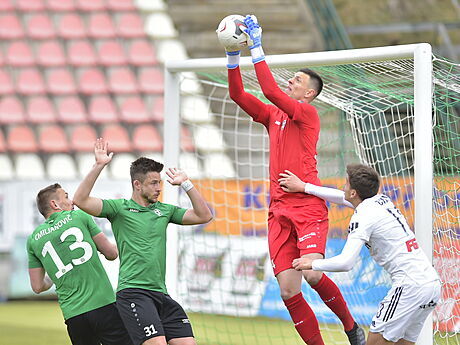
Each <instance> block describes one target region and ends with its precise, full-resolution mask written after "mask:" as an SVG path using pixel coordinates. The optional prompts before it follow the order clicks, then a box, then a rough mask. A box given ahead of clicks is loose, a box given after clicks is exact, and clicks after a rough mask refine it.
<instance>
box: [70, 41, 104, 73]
mask: <svg viewBox="0 0 460 345" xmlns="http://www.w3.org/2000/svg"><path fill="white" fill-rule="evenodd" d="M67 56H68V59H69V63H70V64H71V65H73V66H77V67H82V66H94V65H95V64H96V62H97V59H96V53H95V52H94V49H93V46H92V45H91V44H90V43H89V42H88V41H86V40H78V41H72V42H71V43H70V44H69V46H68V49H67Z"/></svg>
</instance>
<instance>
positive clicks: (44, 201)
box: [36, 183, 62, 218]
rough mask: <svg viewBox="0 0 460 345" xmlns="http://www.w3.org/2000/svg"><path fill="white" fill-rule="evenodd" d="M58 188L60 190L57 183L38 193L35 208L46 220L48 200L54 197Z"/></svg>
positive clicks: (48, 206)
mask: <svg viewBox="0 0 460 345" xmlns="http://www.w3.org/2000/svg"><path fill="white" fill-rule="evenodd" d="M59 188H62V187H61V185H60V184H59V183H55V184H52V185H50V186H48V187H45V188H43V189H42V190H40V191H39V192H38V194H37V199H36V202H37V208H38V211H39V212H40V213H41V214H42V216H43V217H45V218H46V216H47V215H48V213H50V211H51V207H50V200H51V199H52V198H53V197H54V195H55V194H56V192H57V190H58V189H59Z"/></svg>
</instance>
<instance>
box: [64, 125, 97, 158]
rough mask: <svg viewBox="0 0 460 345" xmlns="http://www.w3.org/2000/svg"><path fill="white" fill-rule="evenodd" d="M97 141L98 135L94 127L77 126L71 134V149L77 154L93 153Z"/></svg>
mask: <svg viewBox="0 0 460 345" xmlns="http://www.w3.org/2000/svg"><path fill="white" fill-rule="evenodd" d="M96 139H97V133H96V130H95V129H94V127H92V126H89V125H80V126H76V127H75V128H73V130H72V131H71V134H70V149H71V150H72V151H75V152H93V150H94V143H95V142H96Z"/></svg>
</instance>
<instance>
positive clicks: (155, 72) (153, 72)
mask: <svg viewBox="0 0 460 345" xmlns="http://www.w3.org/2000/svg"><path fill="white" fill-rule="evenodd" d="M139 88H140V90H141V91H142V92H144V93H149V94H150V93H163V91H164V78H163V72H162V71H161V70H160V69H159V68H155V67H145V68H142V69H141V70H140V71H139Z"/></svg>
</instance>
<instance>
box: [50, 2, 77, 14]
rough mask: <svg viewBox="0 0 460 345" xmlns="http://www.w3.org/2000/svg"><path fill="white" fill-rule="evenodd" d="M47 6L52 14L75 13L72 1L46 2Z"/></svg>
mask: <svg viewBox="0 0 460 345" xmlns="http://www.w3.org/2000/svg"><path fill="white" fill-rule="evenodd" d="M47 6H48V8H49V9H50V10H51V11H52V12H72V11H75V3H74V0H48V2H47Z"/></svg>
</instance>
